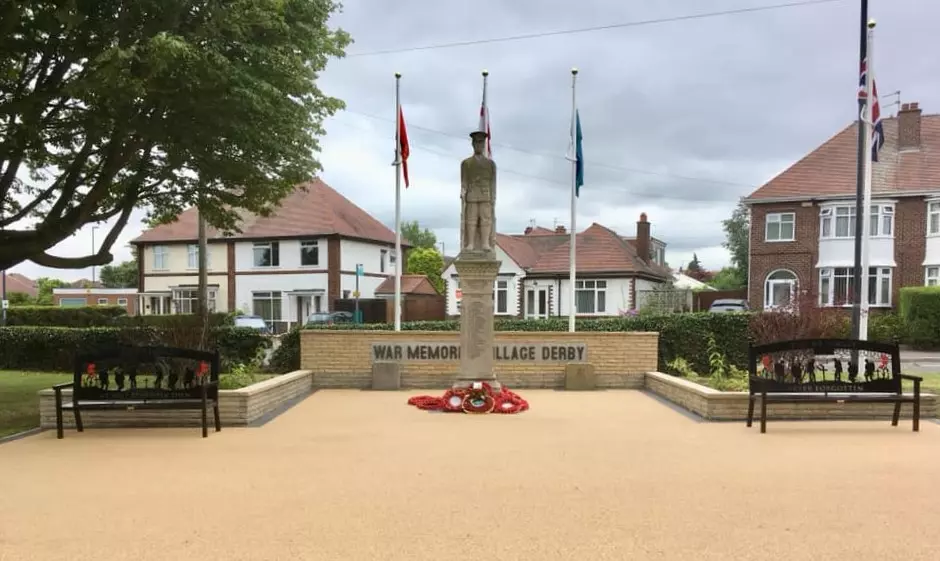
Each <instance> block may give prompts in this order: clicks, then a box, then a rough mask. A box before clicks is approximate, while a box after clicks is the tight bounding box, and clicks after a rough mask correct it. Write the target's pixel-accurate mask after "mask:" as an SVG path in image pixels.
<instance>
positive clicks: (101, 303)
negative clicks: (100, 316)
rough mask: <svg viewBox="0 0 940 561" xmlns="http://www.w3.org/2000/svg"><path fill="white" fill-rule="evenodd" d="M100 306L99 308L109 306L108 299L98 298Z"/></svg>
mask: <svg viewBox="0 0 940 561" xmlns="http://www.w3.org/2000/svg"><path fill="white" fill-rule="evenodd" d="M98 305H99V306H107V305H108V299H107V298H98Z"/></svg>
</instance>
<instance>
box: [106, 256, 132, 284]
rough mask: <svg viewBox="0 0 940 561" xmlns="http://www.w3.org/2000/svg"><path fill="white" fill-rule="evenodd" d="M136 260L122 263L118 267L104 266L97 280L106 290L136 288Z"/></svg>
mask: <svg viewBox="0 0 940 561" xmlns="http://www.w3.org/2000/svg"><path fill="white" fill-rule="evenodd" d="M138 272H139V271H138V269H137V260H136V259H132V260H131V261H124V262H123V263H121V264H119V265H105V266H104V267H102V268H101V273H100V275H99V278H98V280H100V281H101V284H103V285H104V286H105V287H107V288H137V283H138V280H139V279H138Z"/></svg>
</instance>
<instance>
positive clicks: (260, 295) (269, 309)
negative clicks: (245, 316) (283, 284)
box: [251, 292, 281, 326]
mask: <svg viewBox="0 0 940 561" xmlns="http://www.w3.org/2000/svg"><path fill="white" fill-rule="evenodd" d="M251 308H252V310H253V312H254V314H255V315H256V316H261V317H262V318H263V319H264V321H265V323H267V324H268V325H269V326H271V324H273V323H274V322H278V321H281V293H280V292H252V293H251Z"/></svg>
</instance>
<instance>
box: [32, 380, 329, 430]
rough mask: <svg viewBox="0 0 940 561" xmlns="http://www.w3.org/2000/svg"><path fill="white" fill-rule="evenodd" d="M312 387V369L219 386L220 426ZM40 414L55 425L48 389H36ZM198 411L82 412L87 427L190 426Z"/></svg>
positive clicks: (46, 424) (240, 422)
mask: <svg viewBox="0 0 940 561" xmlns="http://www.w3.org/2000/svg"><path fill="white" fill-rule="evenodd" d="M312 391H313V373H312V372H310V371H309V370H297V371H295V372H291V373H289V374H284V375H281V376H274V377H271V378H268V379H266V380H263V381H261V382H257V383H255V384H252V385H250V386H247V387H244V388H240V389H233V390H219V413H220V415H221V417H222V429H223V430H225V428H226V427H234V426H255V425H258V424H262V423H264V422H266V421H267V420H268V419H269V418H270V417H271V416H272V415H276V414H278V413H279V412H280V411H282V410H284V409H285V408H287V407H289V406H290V405H292V404H293V403H295V402H296V401H298V400H300V399H302V398H303V397H305V396H307V395H309V394H310V393H311V392H312ZM71 393H72V392H71V390H65V391H63V392H62V394H63V396H64V399H66V400H70V399H71ZM39 415H40V426H41V427H42V428H43V429H49V428H54V427H55V393H54V392H53V391H52V390H51V389H47V390H42V391H40V392H39ZM200 415H201V412H200V411H186V410H183V411H179V410H175V411H174V410H146V409H137V410H133V411H87V412H83V413H82V421H84V423H85V425H86V426H88V427H115V428H117V427H192V426H200V423H201V421H200ZM64 420H65V426H66V427H67V428H75V424H74V423H75V418H74V417H73V416H72V415H69V414H67V415H65V417H64Z"/></svg>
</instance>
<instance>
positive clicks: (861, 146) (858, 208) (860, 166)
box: [852, 0, 869, 364]
mask: <svg viewBox="0 0 940 561" xmlns="http://www.w3.org/2000/svg"><path fill="white" fill-rule="evenodd" d="M867 26H868V0H861V31H860V35H859V41H858V68H859V72H861V68H862V64H865V56H866V53H867V52H868V49H867V47H868V29H867ZM866 69H867V66H866ZM857 104H858V105H857V112H858V146H857V156H856V162H857V163H856V170H855V174H856V182H855V218H856V222H855V267H854V269H853V271H852V289H853V290H852V338H853V339H858V338H859V329H860V328H861V314H862V308H861V300H862V299H861V296H862V231H861V230H860V229H859V228H858V219H859V217H862V216H865V215H867V214H868V212H865V210H864V207H863V205H864V197H865V159H864V158H865V149H866V147H867V146H868V145H869V139H868V138H866V137H865V135H864V132H865V131H864V130H863V127H864V123H863V121H864V111H865V107H866V106H867V101H866V100H864V99H862V98H861V97H858V101H857ZM852 362H855V363H856V364H857V363H858V355H857V353H852Z"/></svg>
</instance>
